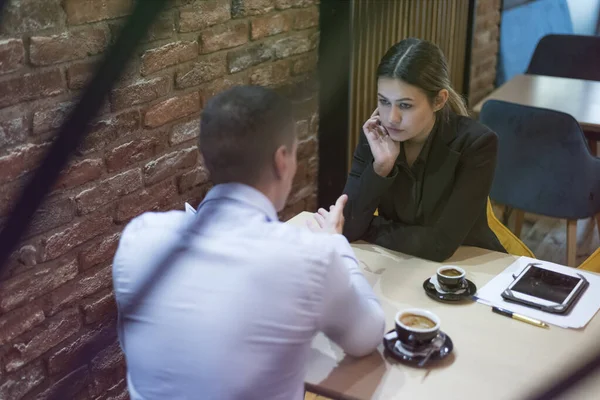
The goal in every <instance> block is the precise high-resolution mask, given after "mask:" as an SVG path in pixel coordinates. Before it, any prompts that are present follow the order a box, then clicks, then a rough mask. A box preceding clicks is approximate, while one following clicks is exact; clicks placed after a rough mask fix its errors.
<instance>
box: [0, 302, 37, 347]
mask: <svg viewBox="0 0 600 400" xmlns="http://www.w3.org/2000/svg"><path fill="white" fill-rule="evenodd" d="M44 320H45V317H44V311H43V310H42V308H41V307H40V306H39V305H37V304H29V305H26V306H25V307H21V308H19V309H17V310H13V311H11V312H10V313H8V314H5V315H3V316H2V317H0V346H3V345H5V344H6V343H8V342H10V341H11V340H12V339H14V338H16V337H17V336H19V335H20V334H21V333H23V332H27V331H28V330H30V329H31V328H33V327H34V326H36V325H39V324H41V323H42V322H44Z"/></svg>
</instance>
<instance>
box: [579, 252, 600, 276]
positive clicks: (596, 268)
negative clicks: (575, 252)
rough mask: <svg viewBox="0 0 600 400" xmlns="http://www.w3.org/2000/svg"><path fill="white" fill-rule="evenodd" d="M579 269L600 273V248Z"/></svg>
mask: <svg viewBox="0 0 600 400" xmlns="http://www.w3.org/2000/svg"><path fill="white" fill-rule="evenodd" d="M578 268H579V269H584V270H586V271H592V272H598V273H600V247H599V248H598V250H596V251H595V252H594V253H593V254H592V255H591V256H589V257H588V259H587V260H585V261H584V262H583V263H581V265H580V266H579V267H578Z"/></svg>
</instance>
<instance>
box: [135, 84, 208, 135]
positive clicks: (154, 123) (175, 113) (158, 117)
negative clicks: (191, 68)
mask: <svg viewBox="0 0 600 400" xmlns="http://www.w3.org/2000/svg"><path fill="white" fill-rule="evenodd" d="M198 111H200V94H199V93H198V92H192V93H189V94H187V95H183V96H180V97H172V98H170V99H168V100H165V101H163V102H161V103H158V104H155V105H154V106H152V107H150V109H148V111H146V116H145V119H144V123H145V125H146V126H147V127H151V128H155V127H158V126H161V125H164V124H166V123H169V122H171V121H175V120H177V119H179V118H183V117H185V116H187V115H190V114H193V113H195V112H198Z"/></svg>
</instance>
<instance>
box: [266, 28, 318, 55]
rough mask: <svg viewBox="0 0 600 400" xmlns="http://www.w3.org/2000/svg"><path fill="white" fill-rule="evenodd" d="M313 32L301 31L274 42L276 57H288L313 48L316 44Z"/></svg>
mask: <svg viewBox="0 0 600 400" xmlns="http://www.w3.org/2000/svg"><path fill="white" fill-rule="evenodd" d="M312 35H313V34H312V33H308V32H299V33H295V34H293V35H290V36H287V37H285V38H283V39H279V40H278V41H276V42H275V43H274V44H273V50H274V52H275V58H286V57H290V56H293V55H296V54H302V53H306V52H308V51H310V50H313V49H314V48H315V47H316V45H315V43H314V41H313V38H312Z"/></svg>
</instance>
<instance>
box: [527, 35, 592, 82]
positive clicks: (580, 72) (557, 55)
mask: <svg viewBox="0 0 600 400" xmlns="http://www.w3.org/2000/svg"><path fill="white" fill-rule="evenodd" d="M527 73H528V74H535V75H548V76H556V77H561V78H574V79H585V80H588V81H600V36H584V35H546V36H544V37H543V38H542V39H540V41H539V42H538V44H537V46H536V48H535V51H534V53H533V56H532V57H531V61H530V62H529V67H528V68H527Z"/></svg>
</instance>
